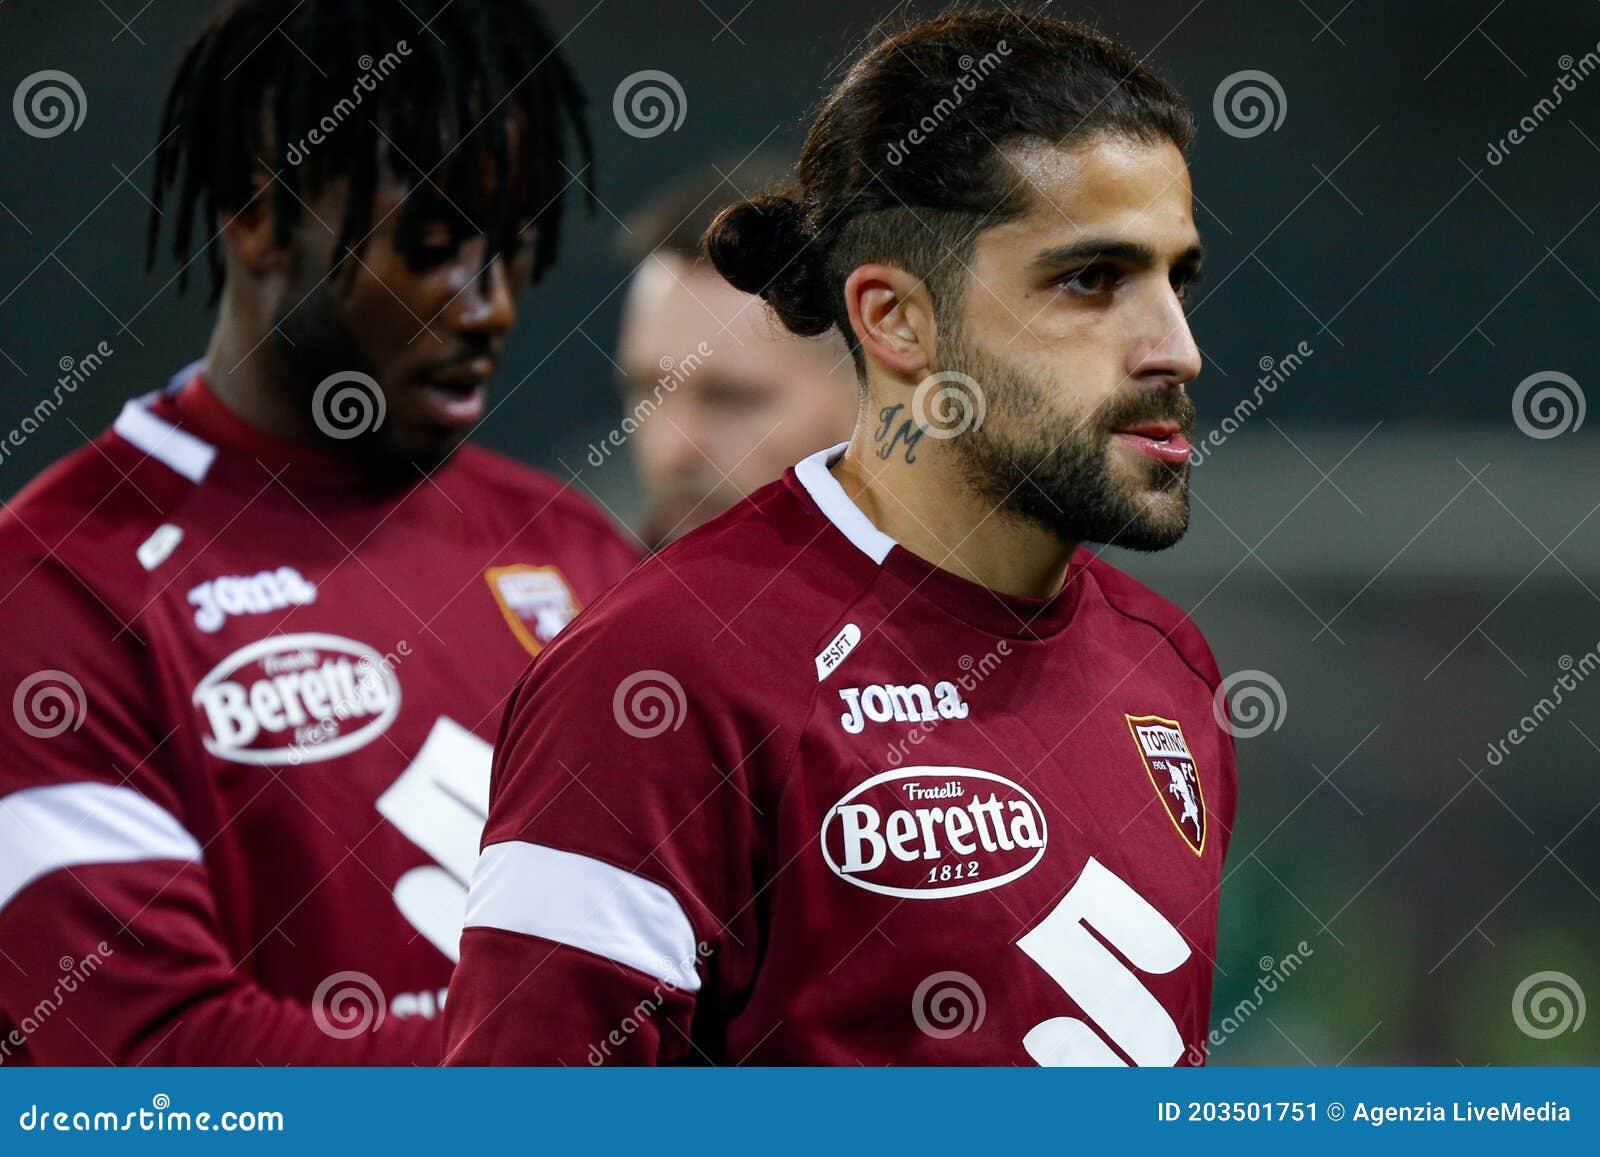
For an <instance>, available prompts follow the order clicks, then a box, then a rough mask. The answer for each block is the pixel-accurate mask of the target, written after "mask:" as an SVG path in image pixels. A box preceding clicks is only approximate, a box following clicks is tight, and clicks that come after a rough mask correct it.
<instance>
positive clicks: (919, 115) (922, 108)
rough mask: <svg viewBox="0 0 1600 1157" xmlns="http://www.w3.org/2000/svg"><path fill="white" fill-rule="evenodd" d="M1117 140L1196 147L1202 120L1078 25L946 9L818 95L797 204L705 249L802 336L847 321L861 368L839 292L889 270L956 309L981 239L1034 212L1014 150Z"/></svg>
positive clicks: (729, 231)
mask: <svg viewBox="0 0 1600 1157" xmlns="http://www.w3.org/2000/svg"><path fill="white" fill-rule="evenodd" d="M1105 134H1116V135H1121V136H1126V137H1129V138H1132V139H1135V140H1139V141H1143V142H1148V143H1156V142H1160V141H1170V142H1172V143H1173V144H1175V145H1176V146H1177V147H1178V148H1179V149H1187V148H1188V146H1189V143H1190V142H1191V141H1192V140H1193V139H1194V117H1193V115H1192V114H1191V113H1190V111H1189V109H1188V106H1187V105H1186V104H1185V103H1184V101H1183V98H1182V97H1181V96H1179V95H1178V93H1177V91H1176V90H1175V89H1173V88H1172V87H1171V86H1170V85H1168V84H1167V83H1166V82H1165V81H1163V80H1161V79H1159V78H1158V77H1156V76H1155V75H1154V74H1152V73H1151V72H1149V71H1147V70H1146V69H1145V68H1144V67H1143V66H1142V65H1141V64H1140V63H1139V61H1138V59H1137V58H1136V57H1134V55H1133V54H1132V53H1130V52H1129V51H1128V50H1127V49H1125V48H1123V47H1121V46H1120V45H1118V44H1116V43H1114V42H1112V41H1111V40H1109V39H1107V38H1106V37H1104V36H1102V35H1101V34H1100V33H1098V32H1096V31H1095V30H1094V29H1092V28H1089V27H1087V26H1085V25H1083V24H1077V23H1069V22H1066V21H1062V20H1057V19H1054V18H1052V17H1049V16H1044V15H1040V14H1032V15H1025V14H1020V13H1013V12H1009V11H995V12H989V11H977V12H951V13H947V14H945V15H943V16H939V17H937V18H936V19H933V20H930V21H927V22H925V23H921V24H916V25H913V26H911V27H908V28H906V29H904V30H902V31H900V32H898V33H897V34H895V35H893V36H890V37H889V38H887V39H885V40H884V41H883V42H882V43H880V44H879V45H877V47H875V48H873V49H872V50H871V51H869V52H868V53H866V55H864V56H863V57H862V58H861V59H860V60H858V61H856V63H855V64H854V65H853V66H852V67H851V69H850V71H849V72H848V73H847V74H846V75H845V77H844V79H843V80H842V81H840V82H839V84H838V85H837V86H836V87H835V88H834V89H833V91H832V92H830V93H829V94H828V95H827V97H826V98H824V100H823V102H822V105H821V108H820V109H819V111H818V113H817V117H816V119H815V121H814V122H813V123H812V126H811V131H810V133H809V134H808V135H807V137H806V142H805V148H804V150H803V152H802V153H801V157H800V169H799V182H798V185H797V186H796V188H795V189H794V190H793V191H792V192H791V193H790V194H787V195H774V196H763V197H756V198H753V199H751V200H749V201H746V202H743V203H741V204H738V205H733V206H730V207H729V208H728V209H726V210H724V211H723V213H722V214H721V216H719V217H718V218H717V220H716V222H715V223H714V224H713V225H712V227H711V228H710V230H709V231H708V232H707V233H706V237H705V250H706V253H707V255H708V256H709V257H710V258H711V260H712V261H713V262H714V263H715V265H716V267H717V269H718V271H719V272H721V274H722V275H723V277H725V278H727V280H728V281H729V282H731V283H732V284H733V285H735V286H736V287H738V288H739V289H743V290H745V291H746V292H749V293H759V294H760V295H761V296H762V297H763V298H765V299H766V300H767V302H768V303H769V304H770V305H771V306H772V307H773V309H774V310H775V311H776V312H777V314H778V316H779V318H780V319H781V320H782V321H783V323H784V325H786V326H787V327H788V328H789V329H790V330H792V331H793V332H795V333H797V334H818V333H822V332H824V331H826V330H827V329H828V328H829V327H830V326H835V325H836V326H838V327H839V330H840V332H841V333H843V334H844V336H845V339H846V341H847V342H849V344H850V349H851V352H852V354H853V355H854V356H855V359H856V366H857V370H858V372H864V369H865V367H864V362H863V358H862V354H861V351H860V348H859V343H858V342H857V341H856V338H855V335H854V334H853V333H852V331H851V328H850V319H849V314H848V312H847V311H846V309H845V304H844V293H843V286H844V282H845V279H846V278H847V277H849V275H850V273H851V271H852V270H854V269H855V268H856V267H857V266H859V265H862V264H864V263H866V262H869V261H884V262H889V263H892V264H894V265H896V266H899V267H900V268H902V269H905V270H906V271H907V272H910V273H913V274H915V275H916V276H917V277H918V278H920V279H921V280H922V281H923V283H924V284H925V285H926V286H927V287H928V291H929V293H930V295H932V297H933V299H934V304H935V306H936V307H937V308H940V309H945V308H953V307H954V305H955V303H957V302H959V300H960V297H961V292H962V290H963V287H964V286H965V284H966V270H965V262H966V259H967V257H968V256H969V255H970V252H971V249H972V244H973V240H974V238H975V237H976V235H977V234H978V233H979V232H981V231H982V230H983V229H986V228H989V227H991V226H994V225H999V224H1002V223H1003V222H1005V221H1008V220H1014V219H1015V218H1016V217H1018V216H1021V215H1022V214H1023V213H1024V212H1026V210H1027V207H1028V203H1029V202H1028V197H1027V195H1026V193H1025V192H1024V191H1023V190H1022V188H1021V182H1020V181H1019V180H1018V179H1017V176H1016V174H1015V171H1014V170H1012V169H1011V168H1010V167H1009V166H1007V165H1006V164H1005V163H1004V161H1003V159H1002V157H1001V156H1000V149H1001V147H1002V146H1004V145H1007V144H1014V143H1017V142H1019V141H1024V140H1037V141H1042V142H1045V143H1048V144H1052V145H1065V144H1069V143H1073V142H1077V141H1082V140H1087V139H1090V138H1092V137H1096V136H1100V135H1105Z"/></svg>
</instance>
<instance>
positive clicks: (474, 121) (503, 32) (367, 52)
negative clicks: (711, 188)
mask: <svg viewBox="0 0 1600 1157" xmlns="http://www.w3.org/2000/svg"><path fill="white" fill-rule="evenodd" d="M569 131H570V132H571V133H572V134H573V135H574V136H575V137H576V138H577V144H578V149H579V152H580V154H581V164H580V165H579V166H578V167H577V169H576V171H575V170H573V169H570V168H567V167H566V165H565V164H564V162H565V160H566V157H567V150H566V137H567V133H568V132H569ZM592 156H593V148H592V145H591V142H590V138H589V132H588V128H587V126H586V124H585V122H584V96H583V92H582V90H581V89H580V88H579V87H578V83H577V80H576V79H575V78H574V76H573V74H572V71H571V69H570V68H569V66H568V64H567V62H566V61H565V59H564V58H563V57H562V56H561V54H560V52H559V50H558V45H557V43H556V41H555V39H554V37H552V36H551V34H550V31H549V29H548V27H547V26H546V24H545V21H544V18H543V16H542V15H541V14H540V12H539V10H538V9H537V8H536V7H535V6H534V5H533V4H531V3H528V2H527V0H406V2H404V3H402V2H401V0H299V2H296V0H240V2H239V3H237V4H233V5H230V6H229V7H228V8H226V9H224V10H223V11H222V12H221V13H219V14H218V15H217V17H216V18H215V19H213V20H212V22H211V23H210V24H209V25H208V26H207V27H206V28H205V29H204V30H203V31H202V32H201V33H200V34H199V36H198V37H197V38H196V39H195V40H194V42H193V43H192V44H191V45H190V46H189V48H188V50H187V51H186V52H185V53H184V55H183V59H182V62H181V63H180V64H179V66H178V69H177V72H176V74H175V75H174V77H173V80H172V87H171V88H170V90H169V91H168V93H167V99H166V104H165V106H164V107H163V110H162V114H161V130H160V136H159V143H158V144H157V146H156V150H155V180H154V190H153V197H152V200H153V202H154V209H153V210H152V212H151V215H150V227H149V235H148V241H147V249H146V255H145V260H146V267H147V268H151V267H153V266H154V263H155V256H156V249H157V248H158V246H159V244H160V235H161V228H162V220H163V210H164V209H165V208H168V207H170V208H171V209H172V212H171V213H170V214H168V216H170V217H171V218H172V228H173V245H172V251H173V256H174V257H175V258H176V259H177V260H178V261H180V262H182V263H183V264H184V267H185V268H184V271H183V272H180V274H179V282H178V285H179V289H180V291H181V290H182V289H183V287H184V285H185V283H186V281H187V266H188V264H189V262H190V261H191V260H192V259H193V255H192V254H191V246H190V240H191V238H192V236H193V235H194V229H195V220H196V218H197V217H199V218H200V220H201V226H200V227H201V229H202V230H203V231H204V234H205V235H207V236H210V240H209V241H207V242H206V243H205V249H206V253H207V257H208V259H209V264H210V269H211V282H212V294H211V297H212V300H213V301H215V300H216V298H217V297H218V295H220V293H221V291H222V283H223V278H224V266H223V263H222V259H221V256H220V254H219V252H218V247H217V238H216V237H215V236H211V234H212V231H213V228H214V225H213V222H214V221H215V220H216V217H217V215H218V214H219V213H222V214H228V213H233V212H236V211H237V210H239V209H241V208H243V207H244V206H245V205H246V204H247V203H248V202H249V200H250V199H251V196H252V192H253V190H252V185H251V178H252V174H253V173H254V172H256V171H265V172H266V173H267V174H268V175H269V177H271V178H272V179H271V184H270V191H269V192H267V193H263V194H262V195H264V196H265V195H270V196H271V197H272V211H273V222H274V234H275V237H276V240H277V242H278V244H280V245H283V244H287V243H288V241H289V238H290V233H291V230H292V229H293V227H294V225H295V224H296V222H297V221H298V220H299V218H300V213H301V211H302V206H301V201H302V199H304V198H307V197H310V196H314V195H315V194H316V193H317V192H319V191H320V190H321V189H322V188H324V187H325V186H326V184H327V183H328V182H329V181H332V180H335V179H338V178H348V179H349V182H350V196H349V200H348V204H347V205H346V208H345V213H344V220H343V221H342V223H340V224H339V226H338V228H339V237H338V244H337V246H336V247H335V249H334V258H333V262H334V265H335V266H337V265H338V264H339V263H340V262H341V261H342V260H343V259H344V257H345V256H346V255H347V254H348V253H351V252H357V253H359V251H360V249H361V246H362V243H363V242H364V240H365V238H366V236H367V234H368V232H369V230H370V229H371V227H372V221H371V216H372V196H373V193H374V191H375V189H376V188H377V185H378V181H379V176H380V173H381V171H382V170H381V168H380V166H382V167H387V169H388V170H389V171H391V172H393V173H394V174H395V175H396V176H398V177H399V178H400V179H401V180H403V181H405V182H406V183H407V184H408V185H410V186H411V188H412V190H413V192H412V194H411V195H410V196H408V197H407V199H406V203H405V206H404V208H403V209H402V210H401V211H400V214H399V217H398V219H397V223H396V243H397V245H398V247H399V249H400V251H401V252H402V253H404V254H406V255H407V256H408V257H412V256H414V255H415V254H416V253H417V251H418V250H419V249H420V248H421V238H422V232H423V230H422V226H423V223H424V221H425V220H427V219H428V218H429V217H430V216H434V215H440V214H443V215H446V216H448V217H451V218H457V219H458V220H457V221H456V224H457V226H458V228H460V229H462V230H463V231H464V232H465V231H471V232H482V233H484V234H485V235H486V236H487V239H488V254H487V258H488V260H486V263H485V270H486V272H487V268H488V265H489V264H491V263H492V260H493V259H494V258H496V257H499V256H501V255H503V254H505V253H508V252H510V251H512V250H514V249H515V248H516V247H517V246H518V244H519V242H520V241H521V240H523V239H522V238H520V237H519V233H520V231H521V227H523V226H524V225H526V226H529V227H531V228H532V229H533V230H534V246H535V248H534V269H533V276H534V279H535V280H537V279H538V278H539V276H540V275H542V274H543V273H544V271H545V270H546V269H548V268H549V266H550V265H551V263H552V262H553V261H554V260H555V256H556V250H557V245H558V241H559V235H560V220H561V207H562V191H563V189H565V188H566V186H567V185H568V184H570V183H571V182H572V181H573V179H574V175H575V173H576V175H578V176H581V175H582V170H583V169H584V168H587V167H588V166H589V165H590V164H591V162H592ZM586 179H587V178H585V180H586ZM169 195H170V205H169ZM589 198H590V208H591V210H592V208H593V193H592V192H590V194H589ZM457 207H459V211H458V209H457ZM460 217H465V218H466V219H465V220H459V218H460Z"/></svg>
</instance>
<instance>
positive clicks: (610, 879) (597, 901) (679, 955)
mask: <svg viewBox="0 0 1600 1157" xmlns="http://www.w3.org/2000/svg"><path fill="white" fill-rule="evenodd" d="M466 926H467V927H468V928H499V929H502V930H503V931H506V932H520V933H522V934H524V935H527V936H538V937H541V938H542V939H545V940H550V941H553V942H554V943H557V944H566V945H569V946H571V947H573V948H581V949H583V950H584V951H586V952H593V953H594V954H595V955H596V956H604V957H605V958H606V959H607V960H615V961H616V962H617V963H618V964H626V965H627V966H628V967H629V968H636V969H638V970H639V971H640V972H643V973H645V974H646V975H647V976H653V977H655V978H656V979H657V980H660V981H662V982H664V983H666V984H670V985H672V986H673V987H674V988H678V989H682V990H683V991H684V992H698V991H699V990H700V974H699V972H698V970H697V969H696V967H695V965H696V963H697V961H698V959H699V953H698V951H697V945H696V942H695V936H694V927H693V926H692V925H691V924H690V923H689V917H688V915H686V914H685V912H684V910H683V906H682V905H680V904H679V903H678V901H677V899H676V897H674V896H673V894H672V893H671V892H669V891H667V890H666V889H665V888H663V887H662V886H661V885H660V884H657V883H655V882H654V881H653V880H646V879H645V878H644V877H642V876H636V875H634V874H633V873H632V872H625V871H623V870H622V869H621V868H618V867H614V866H613V865H611V864H608V863H606V862H605V861H603V860H596V859H593V858H591V857H589V856H581V855H578V854H576V853H574V852H563V851H561V850H560V849H558V848H551V847H547V846H545V845H544V844H529V843H524V842H522V841H521V840H511V841H508V842H506V843H503V844H490V845H489V846H488V847H487V848H485V849H483V855H482V856H481V857H480V858H479V860H478V866H477V868H476V869H475V870H474V871H473V874H472V891H471V893H470V894H469V895H468V897H467V924H466Z"/></svg>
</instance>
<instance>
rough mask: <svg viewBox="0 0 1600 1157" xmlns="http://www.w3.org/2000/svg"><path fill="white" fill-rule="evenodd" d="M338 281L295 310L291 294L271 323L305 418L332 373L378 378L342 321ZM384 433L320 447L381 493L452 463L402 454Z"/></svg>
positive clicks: (445, 457) (287, 384) (288, 386)
mask: <svg viewBox="0 0 1600 1157" xmlns="http://www.w3.org/2000/svg"><path fill="white" fill-rule="evenodd" d="M340 276H341V275H340V274H335V275H334V276H332V277H330V278H328V279H327V280H326V281H324V282H323V283H322V284H320V285H318V286H317V287H316V288H314V289H312V290H311V292H310V294H309V296H307V297H306V298H305V300H304V302H302V303H301V304H300V305H299V306H298V307H296V306H295V305H294V303H295V302H297V301H299V300H300V298H299V297H298V296H296V295H295V294H294V293H290V294H288V295H286V296H285V299H284V305H283V306H282V307H281V308H280V309H279V313H278V316H277V317H276V318H275V319H274V320H275V322H276V324H275V325H274V326H273V329H272V334H271V343H272V348H273V352H274V354H275V355H276V357H277V359H278V364H279V365H281V366H282V367H283V369H284V382H283V388H284V389H285V390H287V391H289V392H290V395H291V396H292V397H293V399H294V404H295V405H296V406H297V407H300V408H301V410H302V412H304V413H305V414H307V415H309V414H311V413H312V409H313V402H312V399H313V397H314V396H315V394H316V390H317V386H318V385H319V384H320V383H322V382H323V381H325V380H326V379H327V378H328V377H330V376H332V375H333V374H338V373H347V372H351V371H354V372H356V373H361V374H365V375H366V376H368V377H369V378H372V379H374V380H376V378H377V374H376V373H374V367H373V366H372V364H371V362H370V360H369V359H368V358H367V357H366V355H365V354H363V353H362V351H361V349H360V347H359V346H358V345H357V344H356V342H355V340H354V339H353V338H351V336H350V333H349V331H348V330H347V329H346V328H345V326H344V323H343V322H342V321H341V320H340V317H339V309H338V301H337V292H338V290H337V286H338V283H339V280H340ZM313 428H315V427H313ZM386 433H387V431H386V429H385V427H384V426H381V425H380V426H377V427H375V428H373V429H370V430H366V431H365V432H363V433H361V434H358V435H356V436H355V437H352V438H343V439H336V438H332V437H326V438H325V444H324V448H325V449H326V450H328V451H330V452H332V453H335V454H340V455H343V456H345V457H347V458H348V459H349V460H350V461H351V462H353V463H354V464H355V465H356V466H357V468H358V469H360V470H361V471H362V473H364V474H366V475H367V476H368V478H370V479H371V480H372V483H373V485H375V486H378V487H385V488H387V487H403V486H410V485H413V484H415V483H416V482H418V481H420V476H419V474H418V471H421V473H422V474H431V473H432V472H433V471H435V470H437V469H438V468H439V467H441V466H443V465H444V464H445V463H446V462H447V461H449V459H450V453H451V452H446V453H443V454H440V455H429V456H424V457H419V456H417V455H415V454H406V453H401V452H400V451H399V450H398V449H397V448H396V447H395V446H393V445H391V444H390V442H389V441H388V439H387V437H386Z"/></svg>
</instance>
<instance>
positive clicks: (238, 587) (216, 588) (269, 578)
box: [189, 566, 317, 634]
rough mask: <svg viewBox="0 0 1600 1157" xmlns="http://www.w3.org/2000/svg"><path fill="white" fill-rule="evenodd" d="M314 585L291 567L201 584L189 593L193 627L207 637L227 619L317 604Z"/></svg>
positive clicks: (232, 576)
mask: <svg viewBox="0 0 1600 1157" xmlns="http://www.w3.org/2000/svg"><path fill="white" fill-rule="evenodd" d="M316 599H317V584H316V583H314V582H311V581H310V580H308V579H307V578H306V577H305V575H303V574H301V573H300V572H299V571H297V570H295V569H294V567H292V566H280V567H279V568H278V569H277V570H263V571H257V572H256V573H255V574H249V575H244V574H225V575H223V576H221V577H220V578H214V579H212V580H211V581H209V582H203V583H201V584H200V585H199V586H197V587H195V588H193V589H192V590H191V591H190V592H189V601H190V602H191V603H193V604H194V607H195V612H194V625H195V626H197V627H199V628H200V629H201V630H202V631H205V632H206V633H207V634H210V633H211V632H213V631H216V630H219V629H220V628H221V627H222V624H223V623H225V622H227V621H228V616H229V615H260V614H265V613H266V612H268V611H281V610H284V609H285V608H287V607H298V606H305V605H306V604H307V603H313V602H316Z"/></svg>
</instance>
